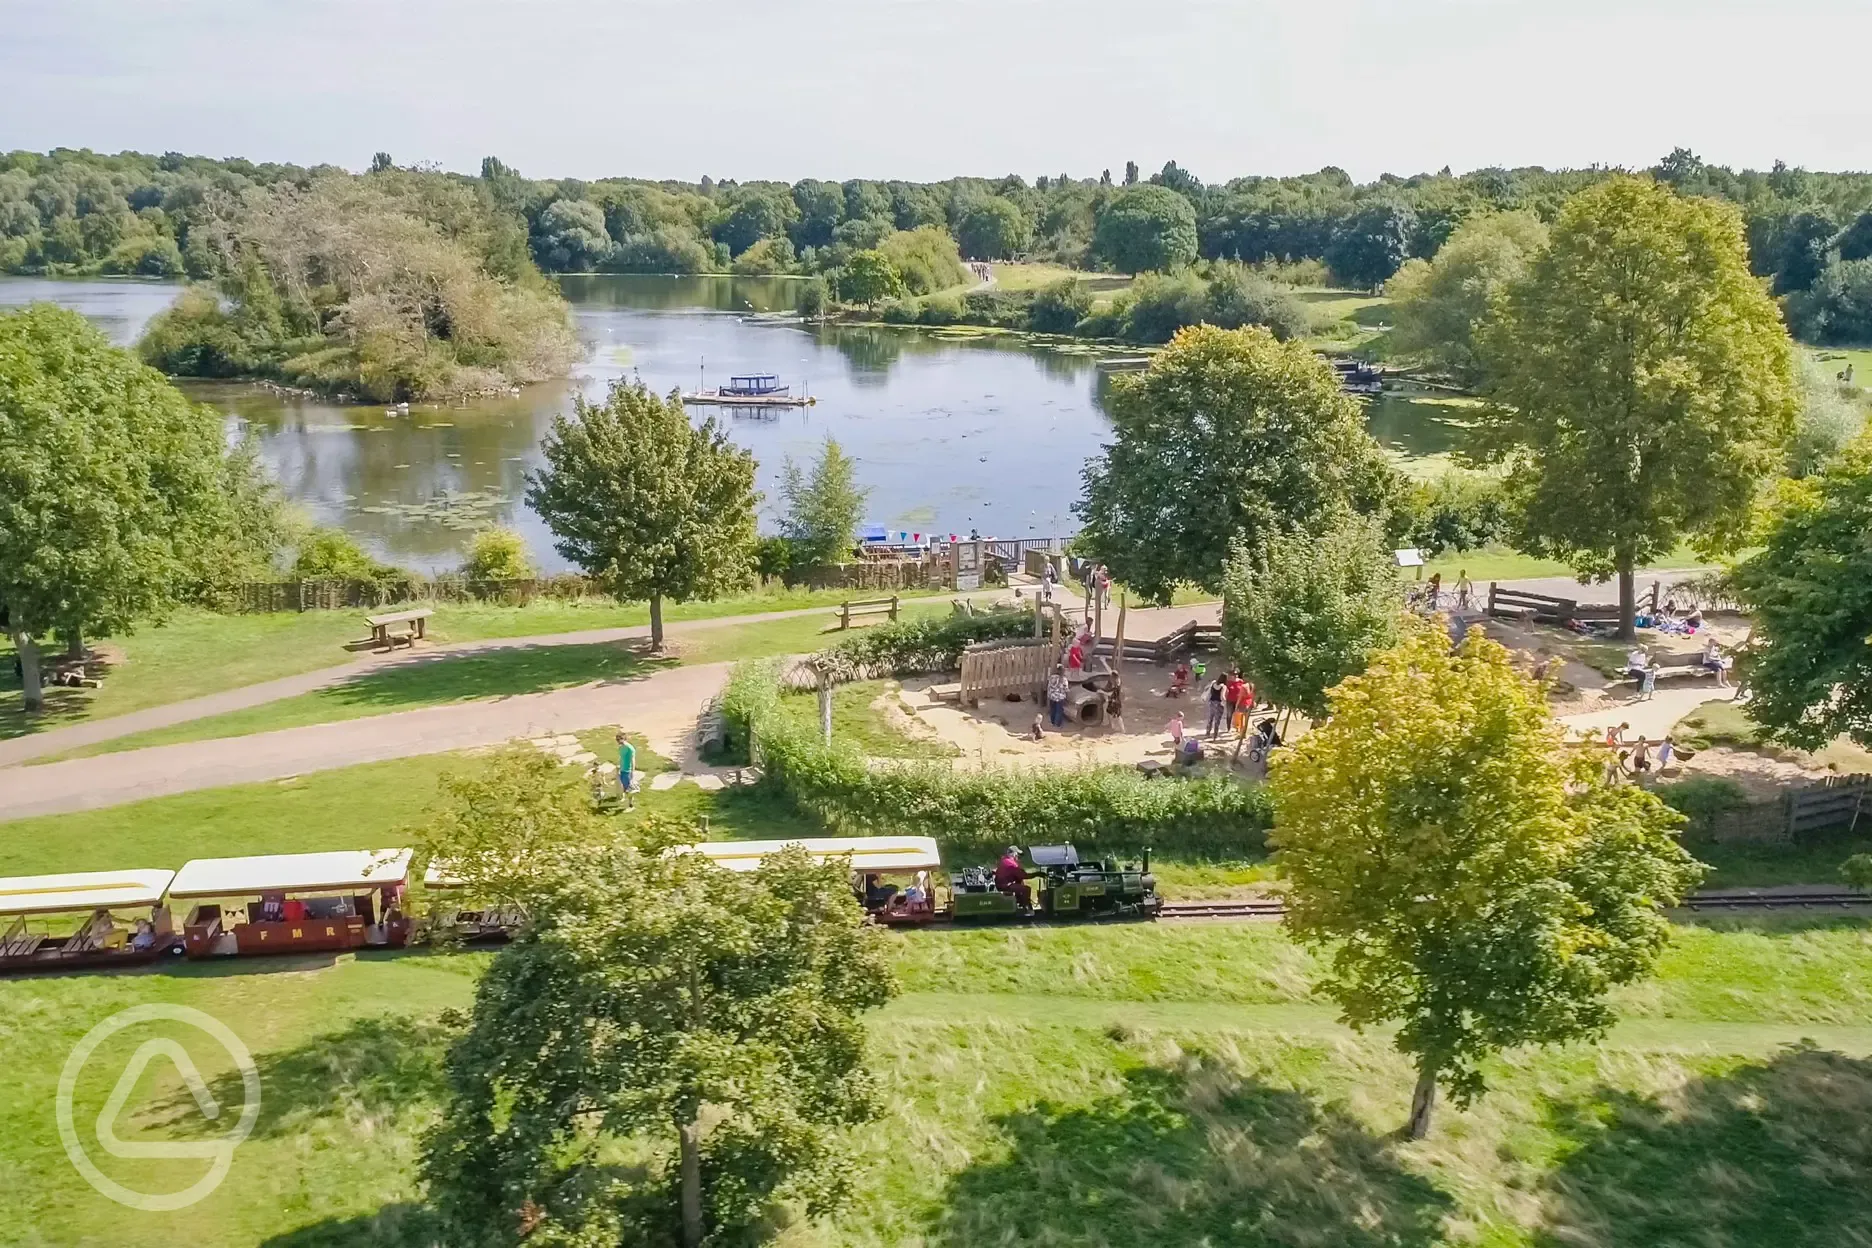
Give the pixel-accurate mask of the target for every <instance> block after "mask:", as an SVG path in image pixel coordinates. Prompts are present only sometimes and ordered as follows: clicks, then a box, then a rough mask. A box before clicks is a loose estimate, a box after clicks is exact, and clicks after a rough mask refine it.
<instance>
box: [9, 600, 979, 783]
mask: <svg viewBox="0 0 1872 1248" xmlns="http://www.w3.org/2000/svg"><path fill="white" fill-rule="evenodd" d="M947 610H949V604H948V603H946V602H942V603H938V602H916V601H912V602H910V603H907V604H905V606H904V609H903V613H904V614H905V615H907V616H915V615H918V614H920V613H923V612H941V611H947ZM829 618H830V617H829V616H826V615H819V614H813V615H808V616H795V617H792V618H789V619H779V620H764V621H761V622H759V623H755V624H737V625H734V626H733V627H723V628H710V629H698V630H696V631H695V632H693V633H689V634H687V635H685V636H683V637H681V638H675V637H672V638H671V639H670V645H669V647H668V651H669V653H668V654H666V655H662V656H658V655H653V654H651V653H650V652H649V651H648V650H647V649H646V648H645V645H644V643H640V642H602V643H592V642H586V643H580V644H575V645H558V646H552V645H535V646H516V647H513V648H511V649H502V650H488V651H484V652H480V653H472V654H462V655H453V656H440V657H437V658H435V659H433V660H430V661H427V662H422V663H413V664H408V665H401V666H391V667H386V668H382V669H380V670H376V671H368V672H364V673H361V674H359V675H357V676H355V677H353V678H351V679H348V680H345V681H343V682H342V683H339V684H334V685H330V686H327V687H326V688H323V689H316V690H313V691H312V692H311V693H302V694H298V695H296V696H294V697H290V698H281V699H279V700H278V701H275V702H268V703H265V704H263V705H260V706H253V707H248V708H246V709H245V710H239V711H230V712H228V713H226V714H223V715H209V716H204V717H203V718H201V719H193V720H189V721H187V722H186V723H180V724H173V725H171V726H169V727H167V728H156V729H151V730H150V731H147V732H138V733H131V734H129V735H127V736H122V737H117V738H115V739H113V740H110V741H103V742H100V743H98V744H97V745H93V746H86V747H83V748H80V749H76V750H68V751H65V752H63V753H61V754H57V755H51V756H48V757H46V758H44V759H40V760H38V761H40V762H55V761H57V760H58V759H61V758H83V757H87V756H90V755H95V754H114V753H117V752H119V751H122V750H137V749H143V748H145V747H147V746H154V745H175V744H177V743H179V742H184V741H213V740H218V739H221V738H226V737H240V736H247V735H249V734H251V733H256V732H272V731H275V730H277V729H281V728H299V727H303V726H305V725H307V724H326V723H336V722H339V721H342V720H348V719H362V718H364V717H366V716H370V715H383V714H388V713H390V712H392V711H411V710H416V709H418V708H420V707H425V706H441V705H444V704H446V703H450V702H464V701H469V700H472V699H477V698H496V697H507V696H511V695H513V694H519V693H541V692H545V691H547V690H551V689H565V688H570V687H572V686H574V685H582V684H587V683H589V682H591V681H628V680H632V679H636V678H639V677H642V676H644V675H647V674H648V673H650V672H654V671H656V670H658V669H660V668H664V667H670V666H674V665H676V664H678V663H717V662H723V661H726V660H730V659H756V658H768V657H771V656H774V655H784V654H797V653H800V652H802V651H809V650H816V649H819V648H821V647H823V646H825V645H826V644H828V643H829V642H830V641H832V640H834V639H835V638H836V637H837V636H839V634H838V633H837V632H836V631H830V630H828V628H827V620H828V619H829Z"/></svg>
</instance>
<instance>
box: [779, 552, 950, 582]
mask: <svg viewBox="0 0 1872 1248" xmlns="http://www.w3.org/2000/svg"><path fill="white" fill-rule="evenodd" d="M801 583H802V584H804V585H805V586H806V587H807V588H808V589H942V588H946V587H947V586H948V583H949V565H948V564H947V563H945V562H943V561H942V560H937V559H865V560H860V561H858V562H856V563H824V564H820V565H819V566H818V567H816V568H813V569H811V570H810V571H808V572H807V573H806V574H805V576H804V578H803V579H802V581H801Z"/></svg>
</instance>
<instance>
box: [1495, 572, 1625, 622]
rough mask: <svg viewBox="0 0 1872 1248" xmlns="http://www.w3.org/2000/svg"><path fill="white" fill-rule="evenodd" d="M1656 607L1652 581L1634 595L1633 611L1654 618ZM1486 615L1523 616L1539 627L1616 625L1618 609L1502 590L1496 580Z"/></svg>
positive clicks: (1594, 603) (1515, 590)
mask: <svg viewBox="0 0 1872 1248" xmlns="http://www.w3.org/2000/svg"><path fill="white" fill-rule="evenodd" d="M1657 604H1658V583H1657V582H1656V581H1653V582H1651V588H1650V589H1648V590H1646V591H1645V592H1644V593H1642V594H1639V595H1638V597H1637V602H1636V610H1637V612H1638V614H1640V615H1655V614H1656V613H1657ZM1488 613H1489V614H1490V615H1493V616H1498V617H1503V616H1505V617H1516V618H1519V617H1526V618H1529V619H1533V620H1536V621H1538V622H1540V623H1542V624H1564V623H1566V622H1567V621H1568V620H1578V621H1579V622H1580V623H1582V624H1590V623H1600V624H1603V623H1606V622H1608V621H1609V622H1612V623H1617V622H1618V618H1619V607H1618V604H1617V603H1610V604H1607V603H1602V602H1581V601H1579V600H1578V599H1576V598H1556V597H1554V596H1553V595H1552V594H1536V593H1531V592H1529V591H1527V590H1524V589H1510V588H1505V587H1504V586H1503V585H1502V584H1501V583H1500V582H1499V581H1490V582H1489V587H1488Z"/></svg>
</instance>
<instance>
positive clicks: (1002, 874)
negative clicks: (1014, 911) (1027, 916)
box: [995, 845, 1033, 910]
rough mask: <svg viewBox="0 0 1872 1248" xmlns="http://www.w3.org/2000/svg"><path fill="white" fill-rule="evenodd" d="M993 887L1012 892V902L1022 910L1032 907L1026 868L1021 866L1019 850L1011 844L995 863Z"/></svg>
mask: <svg viewBox="0 0 1872 1248" xmlns="http://www.w3.org/2000/svg"><path fill="white" fill-rule="evenodd" d="M995 888H996V889H997V890H999V891H1000V892H1003V893H1012V894H1014V902H1015V904H1016V905H1018V906H1019V907H1020V908H1021V909H1023V910H1030V909H1032V908H1033V890H1032V889H1030V888H1028V887H1027V868H1025V867H1023V866H1021V860H1020V850H1019V849H1018V848H1016V847H1015V846H1013V845H1010V846H1008V847H1007V852H1006V853H1005V854H1002V855H1001V861H1000V862H998V863H996V864H995Z"/></svg>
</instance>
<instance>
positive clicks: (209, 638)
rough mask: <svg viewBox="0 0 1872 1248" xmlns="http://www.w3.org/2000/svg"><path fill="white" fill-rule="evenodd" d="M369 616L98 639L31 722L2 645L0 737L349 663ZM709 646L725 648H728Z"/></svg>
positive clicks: (624, 612)
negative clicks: (97, 652) (99, 677)
mask: <svg viewBox="0 0 1872 1248" xmlns="http://www.w3.org/2000/svg"><path fill="white" fill-rule="evenodd" d="M944 592H946V591H944ZM851 596H852V595H851V593H850V592H848V591H845V590H821V591H804V590H798V591H795V590H775V591H771V592H765V593H759V594H749V595H743V596H738V597H734V598H722V599H718V600H716V601H713V602H691V603H672V604H670V605H669V606H668V607H666V608H665V610H664V618H665V620H666V621H667V622H669V623H672V624H674V623H680V622H683V621H690V620H707V619H720V618H722V617H725V616H733V615H753V614H758V613H761V612H766V611H792V610H799V609H803V608H809V607H821V606H835V605H837V604H838V603H840V602H842V601H844V600H845V599H846V598H849V597H851ZM904 596H905V597H917V596H920V595H919V594H918V593H909V594H906V595H904ZM389 609H390V608H385V610H389ZM366 614H375V612H365V611H362V610H358V611H305V612H290V611H289V612H275V613H271V614H266V615H214V614H211V613H209V612H204V611H184V612H180V613H178V614H177V615H176V616H174V617H173V618H171V619H170V620H169V621H168V622H167V623H165V624H162V625H160V626H154V627H150V626H146V627H143V628H139V629H138V630H136V631H135V632H133V633H130V634H128V635H126V636H124V637H120V638H104V639H102V641H101V642H98V641H94V642H93V643H92V644H94V645H99V644H101V645H102V646H103V647H104V648H105V649H107V650H108V651H111V652H114V653H116V654H117V656H118V659H119V661H118V662H116V663H114V664H113V665H112V666H111V668H110V671H109V674H108V675H107V677H106V679H105V681H104V687H103V688H102V689H97V690H77V689H52V690H48V691H47V713H46V714H45V715H43V716H39V717H36V718H34V719H31V720H29V719H28V718H27V717H26V715H25V713H24V711H23V709H22V707H21V705H20V699H19V693H18V689H19V684H18V682H17V681H16V680H15V678H14V676H13V648H12V644H11V643H10V642H8V641H5V640H3V639H0V739H4V738H7V737H16V736H20V735H23V734H25V733H28V732H38V731H43V730H44V729H46V728H53V727H57V726H59V725H61V724H66V723H74V722H77V721H79V720H84V719H101V718H106V717H109V716H112V715H124V714H128V713H129V712H131V711H137V710H142V709H143V708H145V707H150V706H160V705H162V704H164V703H168V702H179V701H182V700H184V699H187V698H194V697H200V696H202V695H204V694H210V693H218V692H220V691H222V690H224V689H236V688H239V687H240V686H242V685H251V684H257V683H259V682H261V681H267V680H276V679H278V678H280V677H282V676H294V675H297V674H299V673H301V672H310V671H317V670H319V669H321V668H327V667H336V666H339V665H341V664H344V663H348V662H351V661H353V660H354V659H356V658H357V655H356V654H355V653H353V652H351V651H349V650H346V649H345V648H344V646H345V643H346V642H353V641H357V640H359V639H360V638H367V637H368V635H369V630H368V629H367V628H365V626H364V624H363V617H364V616H365V615H366ZM649 619H650V611H649V608H648V607H647V606H646V605H644V604H643V603H613V602H610V601H607V600H590V601H582V602H564V601H557V600H541V601H538V602H533V603H529V604H528V605H527V606H524V607H502V606H492V605H487V604H480V603H469V604H442V605H439V606H437V607H436V608H435V616H434V618H432V619H431V620H430V621H429V629H428V632H429V636H430V638H431V639H432V640H434V641H436V642H451V641H481V640H486V639H490V638H497V637H531V636H539V635H549V634H554V633H571V632H583V631H586V630H590V629H600V628H626V627H631V626H634V625H640V624H647V623H648V622H649ZM821 624H823V621H821ZM704 644H714V645H717V646H719V645H720V644H721V643H719V642H712V643H704Z"/></svg>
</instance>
